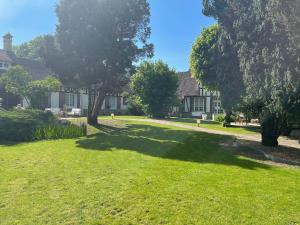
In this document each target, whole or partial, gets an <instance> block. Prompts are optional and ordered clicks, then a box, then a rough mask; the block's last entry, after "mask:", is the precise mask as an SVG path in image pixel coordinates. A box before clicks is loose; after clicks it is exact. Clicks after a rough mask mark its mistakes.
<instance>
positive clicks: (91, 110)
mask: <svg viewBox="0 0 300 225" xmlns="http://www.w3.org/2000/svg"><path fill="white" fill-rule="evenodd" d="M105 96H106V93H105V92H103V91H99V90H98V91H93V90H92V89H89V102H88V117H87V122H88V124H89V125H98V116H99V113H100V110H101V106H102V104H103V101H104V99H105Z"/></svg>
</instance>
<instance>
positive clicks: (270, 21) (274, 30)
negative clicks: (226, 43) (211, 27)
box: [203, 0, 300, 146]
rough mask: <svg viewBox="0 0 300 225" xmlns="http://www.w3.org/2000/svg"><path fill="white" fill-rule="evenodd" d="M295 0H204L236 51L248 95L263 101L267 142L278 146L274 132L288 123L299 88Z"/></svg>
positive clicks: (299, 71) (264, 132)
mask: <svg viewBox="0 0 300 225" xmlns="http://www.w3.org/2000/svg"><path fill="white" fill-rule="evenodd" d="M297 2H298V1H296V0H292V1H284V0H279V1H278V0H270V1H264V0H204V1H203V3H204V13H205V14H206V15H209V16H213V17H215V18H216V19H217V20H218V23H219V25H220V27H221V29H223V30H224V31H225V32H226V33H228V36H229V39H230V40H231V42H232V43H233V45H232V48H234V49H235V50H236V51H237V52H238V59H239V65H240V68H241V71H242V72H243V80H244V83H245V86H246V96H247V98H248V99H251V101H253V100H255V101H257V102H263V103H264V104H263V105H264V107H263V109H262V112H261V116H262V121H263V123H262V127H263V128H262V131H263V132H262V137H263V144H265V145H271V146H276V145H278V142H277V138H278V136H279V135H280V134H281V133H282V130H283V129H285V128H286V127H287V126H289V124H288V123H289V120H288V118H289V117H290V116H289V115H290V114H291V113H292V112H293V110H291V109H292V108H293V109H295V108H299V107H300V106H299V101H298V100H296V99H297V97H296V96H298V93H299V89H300V64H299V61H300V48H299V29H297V27H299V25H300V24H299V21H300V20H299V18H300V13H299V11H298V12H297V11H295V9H299V2H298V3H297ZM287 103H288V104H287ZM296 111H297V110H296ZM297 116H299V114H298V115H297V114H294V117H297Z"/></svg>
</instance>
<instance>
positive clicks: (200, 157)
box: [0, 120, 300, 225]
mask: <svg viewBox="0 0 300 225" xmlns="http://www.w3.org/2000/svg"><path fill="white" fill-rule="evenodd" d="M106 122H107V123H106V124H105V125H102V126H100V128H101V130H100V131H99V132H98V134H95V135H92V136H90V137H88V138H80V139H74V140H58V141H42V142H34V143H25V144H17V145H14V144H13V143H10V144H8V143H6V144H2V145H0V178H1V182H0V224H1V225H8V224H9V225H10V224H20V225H26V224H28V225H29V224H30V225H32V224H109V225H110V224H120V225H124V224H153V225H157V224H170V225H174V224H178V225H181V224H205V225H209V224H215V225H220V224H222V225H226V224H228V225H229V224H230V225H232V224H243V225H244V224H249V225H250V224H251V225H253V224H259V225H264V224H266V225H267V224H272V225H277V224H278V225H279V224H280V225H281V224H299V223H300V189H299V188H300V171H299V170H297V169H284V168H276V167H271V166H267V165H264V164H261V163H259V162H256V161H254V160H250V159H247V158H243V157H238V156H235V155H233V154H232V153H231V152H230V151H227V150H226V149H224V148H223V147H220V146H219V144H218V143H219V142H220V141H225V140H226V138H224V137H222V136H217V135H211V134H204V133H199V132H192V131H188V130H184V129H180V128H175V127H170V126H163V125H157V124H151V123H143V122H133V121H128V122H126V123H125V122H123V121H120V120H117V121H110V120H107V121H106ZM110 124H111V126H110ZM94 129H97V128H96V127H95V128H94Z"/></svg>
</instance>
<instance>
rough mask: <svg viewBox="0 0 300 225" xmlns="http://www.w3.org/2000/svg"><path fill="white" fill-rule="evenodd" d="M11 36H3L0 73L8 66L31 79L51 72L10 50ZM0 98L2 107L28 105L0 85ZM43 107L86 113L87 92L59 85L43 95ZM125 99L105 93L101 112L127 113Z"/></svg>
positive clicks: (43, 76) (0, 52) (40, 77)
mask: <svg viewBox="0 0 300 225" xmlns="http://www.w3.org/2000/svg"><path fill="white" fill-rule="evenodd" d="M12 39H13V36H12V35H11V34H10V33H8V34H6V35H4V36H3V49H0V74H1V73H3V72H5V71H6V70H7V69H8V68H9V67H10V66H14V65H20V66H22V67H23V68H24V69H25V70H26V71H27V72H28V73H29V74H30V75H31V76H32V77H33V79H36V80H39V79H43V78H45V77H46V76H47V75H51V74H53V72H51V70H49V69H48V68H46V67H45V66H44V65H43V64H42V63H40V62H38V61H34V60H29V59H24V58H19V57H17V56H16V55H15V54H14V53H13V51H12ZM0 98H1V99H2V105H3V106H4V107H8V108H9V107H13V106H16V105H17V104H22V105H23V106H24V107H28V106H29V104H28V103H27V102H26V101H25V100H21V99H18V98H17V97H15V96H11V95H10V94H8V93H6V92H5V91H4V90H3V88H2V89H1V87H0ZM44 102H45V104H44V108H59V109H61V110H67V111H70V110H71V109H73V108H80V109H82V112H84V113H87V109H88V93H87V89H86V88H73V87H66V86H64V87H61V88H60V89H59V90H57V92H52V93H49V94H48V96H45V101H44ZM127 109H128V106H127V99H126V98H124V97H123V96H121V95H110V94H107V96H106V98H105V101H104V102H103V105H102V108H101V112H100V113H101V114H109V113H117V114H124V113H127Z"/></svg>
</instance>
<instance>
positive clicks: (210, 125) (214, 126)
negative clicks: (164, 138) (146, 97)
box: [167, 118, 260, 135]
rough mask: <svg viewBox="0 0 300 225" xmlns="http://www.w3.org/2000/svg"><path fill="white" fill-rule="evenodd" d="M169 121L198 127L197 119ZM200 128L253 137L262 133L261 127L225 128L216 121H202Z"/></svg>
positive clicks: (170, 119) (174, 119)
mask: <svg viewBox="0 0 300 225" xmlns="http://www.w3.org/2000/svg"><path fill="white" fill-rule="evenodd" d="M167 120H168V121H172V122H176V123H180V124H185V125H189V126H198V124H197V119H193V118H169V119H167ZM200 127H202V128H206V129H210V130H217V131H225V132H228V133H234V134H246V135H253V134H258V133H260V128H259V127H253V126H252V127H251V126H248V127H223V125H222V124H221V123H218V122H215V121H201V124H200Z"/></svg>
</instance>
